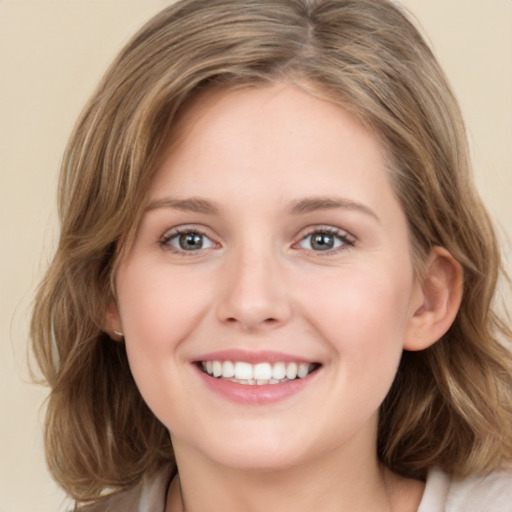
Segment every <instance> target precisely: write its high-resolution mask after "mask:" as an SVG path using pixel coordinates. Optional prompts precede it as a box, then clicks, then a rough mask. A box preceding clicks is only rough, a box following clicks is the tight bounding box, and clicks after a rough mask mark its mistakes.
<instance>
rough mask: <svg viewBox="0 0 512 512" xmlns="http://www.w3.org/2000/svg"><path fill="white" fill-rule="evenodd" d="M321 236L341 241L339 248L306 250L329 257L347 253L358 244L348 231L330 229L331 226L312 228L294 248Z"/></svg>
mask: <svg viewBox="0 0 512 512" xmlns="http://www.w3.org/2000/svg"><path fill="white" fill-rule="evenodd" d="M315 234H320V235H329V236H333V237H335V238H337V239H338V240H339V241H340V244H339V245H338V246H337V247H333V248H332V249H326V250H316V251H315V250H314V249H306V250H308V251H311V252H314V253H318V254H321V255H324V256H329V255H332V254H336V253H338V252H341V251H346V250H347V249H349V248H351V247H354V245H355V243H356V239H355V238H354V237H353V236H352V235H350V234H349V233H347V232H346V231H343V230H341V229H337V228H333V227H329V226H321V227H314V228H311V229H310V230H309V231H308V232H307V233H306V234H305V235H304V236H302V237H301V239H300V240H299V241H298V242H297V243H296V244H294V246H298V245H300V244H301V243H302V242H304V241H305V240H306V239H307V238H309V237H311V236H312V235H315Z"/></svg>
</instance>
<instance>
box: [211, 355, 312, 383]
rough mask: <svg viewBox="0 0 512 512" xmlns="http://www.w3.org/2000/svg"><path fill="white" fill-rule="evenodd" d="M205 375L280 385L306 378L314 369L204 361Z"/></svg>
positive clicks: (296, 365) (267, 364)
mask: <svg viewBox="0 0 512 512" xmlns="http://www.w3.org/2000/svg"><path fill="white" fill-rule="evenodd" d="M201 367H202V369H203V371H204V372H205V373H207V374H208V375H211V376H212V377H216V378H222V379H226V380H230V381H232V382H238V383H239V384H248V385H259V386H262V385H265V384H281V383H283V382H288V381H290V380H294V379H297V378H298V379H303V378H304V377H307V376H308V375H309V374H310V373H311V371H312V370H313V369H314V368H315V366H314V365H311V364H309V363H284V362H277V363H273V364H271V363H257V364H254V365H252V364H250V363H246V362H245V361H236V362H232V361H219V360H215V361H205V362H203V363H201Z"/></svg>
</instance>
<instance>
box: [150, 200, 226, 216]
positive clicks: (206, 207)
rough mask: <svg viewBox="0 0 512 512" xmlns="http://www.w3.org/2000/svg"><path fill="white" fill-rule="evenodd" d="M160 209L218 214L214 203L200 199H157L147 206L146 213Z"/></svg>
mask: <svg viewBox="0 0 512 512" xmlns="http://www.w3.org/2000/svg"><path fill="white" fill-rule="evenodd" d="M159 208H174V209H176V210H183V211H189V212H194V213H205V214H216V213H218V208H217V207H216V206H215V205H214V204H213V203H211V202H210V201H207V200H206V199H201V198H199V197H190V198H188V199H175V198H172V197H163V198H161V199H155V200H154V201H151V202H150V203H149V204H148V205H147V206H146V209H145V211H150V210H156V209H159Z"/></svg>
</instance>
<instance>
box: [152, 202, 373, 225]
mask: <svg viewBox="0 0 512 512" xmlns="http://www.w3.org/2000/svg"><path fill="white" fill-rule="evenodd" d="M160 208H173V209H176V210H183V211H189V212H194V213H204V214H210V215H215V214H218V212H219V208H218V207H217V206H216V205H215V204H214V203H212V202H211V201H208V200H206V199H202V198H200V197H190V198H187V199H176V198H173V197H163V198H161V199H155V200H154V201H151V202H150V203H149V204H148V206H147V207H146V208H145V211H146V212H147V211H151V210H157V209H160ZM337 208H343V209H347V210H356V211H360V212H362V213H364V214H366V215H369V216H370V217H373V218H374V219H375V220H377V222H380V219H379V217H378V215H377V214H376V213H375V212H374V211H373V210H372V209H371V208H369V207H368V206H366V205H364V204H362V203H359V202H357V201H352V200H350V199H343V198H339V197H308V198H305V199H300V200H298V201H294V202H293V203H292V205H291V207H290V209H289V211H290V213H291V214H293V215H300V214H304V213H311V212H315V211H318V210H334V209H337Z"/></svg>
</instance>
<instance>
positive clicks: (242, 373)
mask: <svg viewBox="0 0 512 512" xmlns="http://www.w3.org/2000/svg"><path fill="white" fill-rule="evenodd" d="M235 377H236V378H237V379H240V380H251V379H252V378H253V377H252V364H250V363H242V362H236V363H235Z"/></svg>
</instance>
